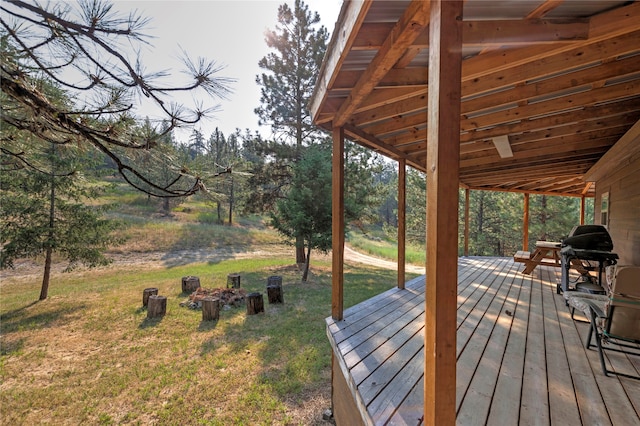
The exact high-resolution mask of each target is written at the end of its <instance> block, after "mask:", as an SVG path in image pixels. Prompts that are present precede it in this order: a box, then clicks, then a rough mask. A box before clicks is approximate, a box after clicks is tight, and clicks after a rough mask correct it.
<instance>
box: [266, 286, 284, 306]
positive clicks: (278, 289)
mask: <svg viewBox="0 0 640 426" xmlns="http://www.w3.org/2000/svg"><path fill="white" fill-rule="evenodd" d="M267 299H269V304H273V303H284V296H283V295H282V286H279V285H268V286H267Z"/></svg>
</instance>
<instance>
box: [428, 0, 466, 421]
mask: <svg viewBox="0 0 640 426" xmlns="http://www.w3.org/2000/svg"><path fill="white" fill-rule="evenodd" d="M425 3H427V4H429V2H425ZM462 6H463V1H459V0H456V1H454V0H432V1H431V2H430V7H431V18H430V21H429V95H428V112H427V114H428V116H427V123H428V124H427V160H426V170H427V266H426V269H427V276H426V292H425V298H426V301H425V339H424V363H425V365H424V418H423V422H424V423H423V424H424V425H432V426H433V425H438V426H441V425H455V423H456V324H457V320H456V311H457V285H458V283H457V281H458V277H457V270H458V214H457V212H458V186H459V162H460V79H461V63H462V53H461V52H462Z"/></svg>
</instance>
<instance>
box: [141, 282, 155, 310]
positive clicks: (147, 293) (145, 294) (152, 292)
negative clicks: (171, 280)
mask: <svg viewBox="0 0 640 426" xmlns="http://www.w3.org/2000/svg"><path fill="white" fill-rule="evenodd" d="M157 294H158V289H157V288H155V287H149V288H145V289H144V290H143V291H142V306H143V307H145V308H146V307H147V303H149V296H153V295H157Z"/></svg>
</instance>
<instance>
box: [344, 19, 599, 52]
mask: <svg viewBox="0 0 640 426" xmlns="http://www.w3.org/2000/svg"><path fill="white" fill-rule="evenodd" d="M393 26H394V24H393V23H392V22H374V23H365V24H363V25H362V29H363V31H361V35H359V36H357V37H356V39H355V40H354V42H353V50H379V49H380V48H381V46H382V45H383V44H384V41H385V39H386V37H387V35H388V34H389V31H390V30H391V28H392V27H393ZM462 31H463V32H462V34H463V35H462V44H463V45H465V46H475V45H482V46H506V45H527V44H540V43H559V42H566V41H575V40H586V39H587V37H588V36H589V21H588V20H586V19H573V20H553V19H524V20H523V19H509V20H505V19H502V20H482V21H472V20H465V21H463V22H462ZM410 47H411V49H418V50H419V49H427V48H428V47H429V32H428V31H423V32H422V33H420V34H419V35H418V37H417V38H416V40H415V41H414V42H413V43H412V44H411V46H410Z"/></svg>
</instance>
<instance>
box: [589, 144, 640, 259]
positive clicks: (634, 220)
mask: <svg viewBox="0 0 640 426" xmlns="http://www.w3.org/2000/svg"><path fill="white" fill-rule="evenodd" d="M635 142H637V143H638V144H640V140H637V139H636V141H635ZM635 151H636V152H634V153H632V154H631V155H629V156H628V157H626V158H625V159H624V161H622V162H620V163H617V164H614V165H612V167H611V169H610V170H609V171H608V172H607V173H606V174H605V175H604V176H603V177H602V178H601V179H599V180H598V181H597V182H596V202H595V222H596V223H598V224H601V225H606V226H607V227H608V229H609V233H610V234H611V238H612V239H613V251H614V252H616V253H617V254H618V256H620V259H619V260H618V264H620V265H640V150H635ZM605 193H608V194H609V214H608V223H602V220H601V219H602V217H601V213H602V211H601V207H602V195H603V194H605Z"/></svg>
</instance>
